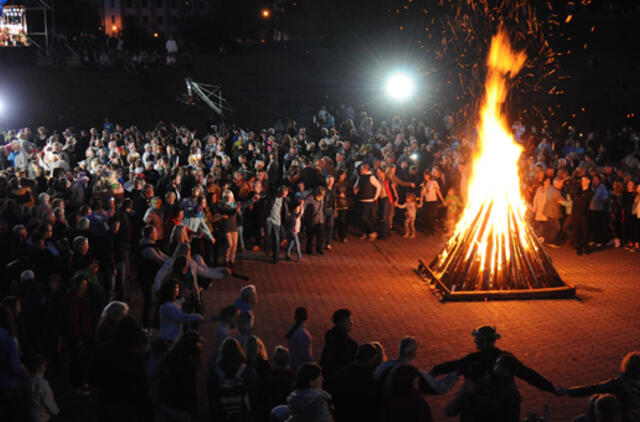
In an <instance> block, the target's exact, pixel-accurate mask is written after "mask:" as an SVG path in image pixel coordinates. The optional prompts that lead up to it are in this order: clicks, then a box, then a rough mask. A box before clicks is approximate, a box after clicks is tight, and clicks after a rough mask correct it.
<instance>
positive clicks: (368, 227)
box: [360, 202, 376, 235]
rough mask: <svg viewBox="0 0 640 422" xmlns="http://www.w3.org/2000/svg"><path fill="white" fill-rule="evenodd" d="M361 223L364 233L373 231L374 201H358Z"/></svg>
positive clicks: (368, 233)
mask: <svg viewBox="0 0 640 422" xmlns="http://www.w3.org/2000/svg"><path fill="white" fill-rule="evenodd" d="M360 206H361V207H362V208H361V218H362V225H363V226H364V234H366V235H370V234H371V233H373V232H375V231H376V229H375V206H376V203H375V202H360Z"/></svg>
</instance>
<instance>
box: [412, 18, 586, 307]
mask: <svg viewBox="0 0 640 422" xmlns="http://www.w3.org/2000/svg"><path fill="white" fill-rule="evenodd" d="M525 60H526V55H525V54H524V52H522V51H520V52H517V51H514V50H512V48H511V46H510V44H509V40H508V38H507V35H506V33H505V32H504V31H502V30H501V31H499V32H498V34H497V35H495V36H494V37H493V39H492V40H491V48H490V51H489V56H488V58H487V67H488V72H487V79H486V83H485V98H484V104H483V105H482V108H481V110H480V125H479V148H478V151H479V152H478V154H477V156H476V157H474V160H473V168H472V175H471V178H470V182H469V193H468V198H467V203H466V206H465V209H464V211H463V213H462V217H461V219H460V221H459V222H458V224H457V225H456V227H455V230H454V233H453V235H452V236H451V238H450V239H449V241H448V242H447V245H446V246H445V248H444V250H443V251H442V252H441V253H440V255H439V256H438V257H436V258H435V259H434V260H433V261H432V262H431V265H429V267H426V266H425V265H424V264H422V263H421V271H423V273H425V275H427V276H428V277H429V278H431V279H432V280H433V281H434V282H435V285H436V287H437V288H438V289H439V290H440V291H441V293H442V294H443V296H444V298H445V299H454V298H459V299H463V300H464V299H474V298H477V299H483V298H486V297H496V298H505V297H506V298H517V297H538V296H539V297H560V296H562V297H565V296H573V295H574V293H575V289H574V288H573V287H571V286H567V285H566V284H565V283H563V281H562V280H561V279H560V276H559V275H558V273H557V272H556V270H555V269H554V267H553V265H552V264H551V260H550V258H549V257H548V256H547V254H546V253H545V251H544V250H543V248H542V245H541V244H540V242H539V241H538V238H537V237H536V235H535V233H534V232H533V230H532V229H531V228H530V227H529V226H528V224H527V222H526V220H525V212H526V209H527V207H526V204H525V201H524V199H523V198H522V196H521V194H520V178H519V176H518V159H519V157H520V154H521V153H522V147H521V146H520V145H518V144H517V143H516V142H515V141H514V139H513V137H512V135H511V132H510V131H509V129H508V125H507V123H506V118H505V116H504V114H503V113H502V105H503V103H504V101H505V98H506V95H507V80H508V78H511V77H513V76H515V75H516V74H517V73H518V71H520V69H521V68H522V66H523V65H524V62H525Z"/></svg>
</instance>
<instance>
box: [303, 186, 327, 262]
mask: <svg viewBox="0 0 640 422" xmlns="http://www.w3.org/2000/svg"><path fill="white" fill-rule="evenodd" d="M324 194H325V189H324V188H323V187H322V186H318V187H317V188H316V189H315V192H314V195H312V196H309V197H308V198H307V199H305V201H304V203H305V207H304V219H305V225H306V227H307V247H306V253H307V254H309V255H311V254H312V253H313V250H312V248H313V241H314V239H315V241H316V252H317V253H318V255H324V252H323V249H324V217H325V214H324Z"/></svg>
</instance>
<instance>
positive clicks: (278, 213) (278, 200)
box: [264, 186, 289, 263]
mask: <svg viewBox="0 0 640 422" xmlns="http://www.w3.org/2000/svg"><path fill="white" fill-rule="evenodd" d="M288 193H289V188H287V187H286V186H280V187H279V188H278V191H277V194H276V196H275V197H270V198H269V199H268V200H267V205H266V208H265V209H266V213H267V221H266V224H265V230H264V231H265V236H264V241H265V246H264V250H265V252H266V251H267V250H268V243H269V242H271V251H272V252H273V262H274V263H276V262H278V257H279V256H280V232H281V229H282V222H285V221H287V219H288V218H289V205H288V203H287V200H286V198H287V194H288Z"/></svg>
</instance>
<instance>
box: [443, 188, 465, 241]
mask: <svg viewBox="0 0 640 422" xmlns="http://www.w3.org/2000/svg"><path fill="white" fill-rule="evenodd" d="M444 202H446V204H447V221H446V223H445V228H446V230H447V233H448V234H449V236H451V235H452V234H453V229H454V227H455V226H456V220H457V219H458V215H459V214H460V211H461V210H462V207H463V204H462V201H461V200H460V197H459V196H458V195H457V194H456V189H455V188H449V190H448V191H447V197H446V198H445V199H444Z"/></svg>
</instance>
